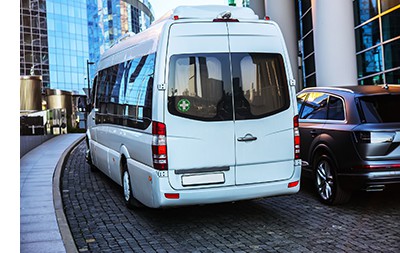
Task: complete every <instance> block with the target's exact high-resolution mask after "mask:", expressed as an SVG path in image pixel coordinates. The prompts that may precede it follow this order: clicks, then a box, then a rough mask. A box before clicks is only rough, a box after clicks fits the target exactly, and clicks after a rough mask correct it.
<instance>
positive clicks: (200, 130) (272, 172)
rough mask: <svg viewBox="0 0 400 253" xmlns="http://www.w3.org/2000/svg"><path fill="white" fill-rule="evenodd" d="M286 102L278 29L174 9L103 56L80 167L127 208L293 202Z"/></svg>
mask: <svg viewBox="0 0 400 253" xmlns="http://www.w3.org/2000/svg"><path fill="white" fill-rule="evenodd" d="M295 92H296V91H295V81H294V79H293V74H292V72H291V67H290V63H289V58H288V53H287V50H286V46H285V43H284V39H283V37H282V33H281V31H280V29H279V27H278V25H277V24H276V23H275V22H273V21H269V20H260V19H259V18H258V16H256V15H255V14H254V12H253V11H252V10H251V9H249V8H244V7H230V6H214V5H212V6H196V7H193V6H181V7H177V8H176V9H175V10H173V11H171V12H169V13H167V14H166V15H165V16H164V17H163V18H161V19H160V20H158V21H156V22H155V23H154V24H153V25H152V26H151V27H150V28H148V29H147V30H145V31H143V32H141V33H139V34H136V35H127V36H125V37H124V38H122V39H120V40H119V41H118V43H115V45H114V46H112V47H111V48H110V49H109V50H107V51H106V52H105V53H104V54H103V55H102V57H101V59H100V61H99V63H98V70H97V73H96V77H95V80H94V84H93V89H92V99H93V110H92V111H91V113H90V114H89V116H88V130H87V135H86V143H87V153H86V158H87V160H88V162H89V164H90V165H91V166H92V167H94V168H97V169H99V170H101V171H102V172H103V173H105V174H106V175H107V176H109V177H110V178H111V179H112V180H114V181H115V182H116V183H118V184H119V185H121V186H122V188H123V192H124V200H125V202H126V204H127V206H128V207H138V206H141V205H145V206H147V207H151V208H160V207H171V206H183V205H196V204H209V203H221V202H232V201H239V200H246V199H255V198H262V197H269V196H277V195H285V194H293V193H296V192H298V191H299V187H300V185H299V184H300V173H301V160H300V143H299V142H300V138H299V134H298V129H297V127H298V119H297V106H296V96H295Z"/></svg>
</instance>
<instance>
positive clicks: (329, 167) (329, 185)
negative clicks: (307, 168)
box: [313, 154, 351, 205]
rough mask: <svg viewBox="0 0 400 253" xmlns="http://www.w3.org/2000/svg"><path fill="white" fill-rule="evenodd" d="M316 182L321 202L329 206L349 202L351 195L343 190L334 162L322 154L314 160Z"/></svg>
mask: <svg viewBox="0 0 400 253" xmlns="http://www.w3.org/2000/svg"><path fill="white" fill-rule="evenodd" d="M313 173H314V182H315V189H316V192H317V195H318V198H319V200H320V201H321V202H322V203H324V204H327V205H339V204H344V203H346V202H348V201H349V199H350V197H351V193H350V192H348V191H345V190H343V189H342V188H341V186H340V184H339V182H338V177H337V169H336V165H335V163H334V161H333V160H332V158H331V157H329V156H328V155H325V154H322V155H319V156H317V157H316V158H315V160H314V169H313Z"/></svg>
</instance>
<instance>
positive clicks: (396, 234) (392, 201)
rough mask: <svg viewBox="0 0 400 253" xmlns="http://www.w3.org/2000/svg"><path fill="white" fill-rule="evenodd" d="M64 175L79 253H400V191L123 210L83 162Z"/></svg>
mask: <svg viewBox="0 0 400 253" xmlns="http://www.w3.org/2000/svg"><path fill="white" fill-rule="evenodd" d="M85 149H86V148H85V144H84V143H82V144H80V145H79V146H78V147H77V148H76V149H75V150H74V152H72V153H71V155H70V157H69V159H68V162H67V163H66V168H67V169H66V170H65V171H64V174H63V175H62V198H63V203H64V209H65V213H66V216H67V219H68V222H69V224H70V227H71V231H72V234H73V237H74V239H75V243H76V245H77V248H78V249H80V251H81V252H374V253H375V252H400V230H399V228H400V211H399V210H400V198H399V197H398V196H399V192H398V191H397V192H396V191H395V192H382V193H379V194H367V193H357V194H355V196H354V197H353V198H352V199H351V202H350V203H348V204H346V205H343V206H333V207H330V206H325V205H322V204H321V203H320V202H319V201H318V200H317V199H316V197H315V194H314V192H313V190H312V188H311V187H310V186H308V185H307V184H311V183H310V182H307V180H303V181H302V187H301V191H300V192H299V193H298V194H295V195H290V196H280V197H272V198H266V199H260V200H253V201H242V202H237V203H233V204H232V203H225V204H215V205H203V206H191V207H180V208H171V209H165V210H153V209H148V208H143V209H136V210H130V209H128V208H126V207H125V205H124V202H123V197H122V190H121V187H120V186H118V185H117V184H116V183H114V182H113V181H112V180H111V179H109V178H107V177H106V176H105V175H104V174H103V173H101V172H99V171H97V172H92V171H91V170H90V168H89V166H88V165H87V164H86V162H85V158H84V155H85Z"/></svg>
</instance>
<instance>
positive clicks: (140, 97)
mask: <svg viewBox="0 0 400 253" xmlns="http://www.w3.org/2000/svg"><path fill="white" fill-rule="evenodd" d="M154 60H155V54H151V55H148V56H143V57H141V58H137V59H134V60H130V61H127V62H124V63H120V64H118V65H114V66H112V67H109V68H107V69H104V70H101V71H100V72H99V74H98V78H97V84H96V85H97V87H96V88H95V89H96V101H95V106H96V108H98V109H99V111H98V114H96V121H97V123H111V124H117V125H123V126H130V127H136V128H140V129H145V128H147V127H148V126H149V125H150V123H151V105H152V102H151V100H152V89H153V72H154V64H155V63H154Z"/></svg>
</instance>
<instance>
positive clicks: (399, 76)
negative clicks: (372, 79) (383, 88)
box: [386, 69, 400, 84]
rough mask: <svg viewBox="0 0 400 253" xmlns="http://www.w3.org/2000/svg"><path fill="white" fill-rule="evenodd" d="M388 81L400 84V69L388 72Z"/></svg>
mask: <svg viewBox="0 0 400 253" xmlns="http://www.w3.org/2000/svg"><path fill="white" fill-rule="evenodd" d="M386 83H391V84H400V69H399V70H396V71H391V72H389V73H386Z"/></svg>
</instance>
